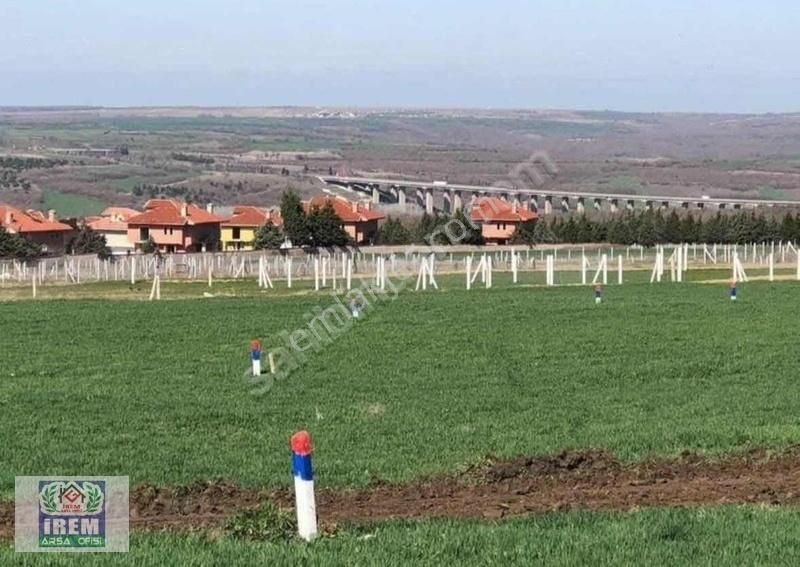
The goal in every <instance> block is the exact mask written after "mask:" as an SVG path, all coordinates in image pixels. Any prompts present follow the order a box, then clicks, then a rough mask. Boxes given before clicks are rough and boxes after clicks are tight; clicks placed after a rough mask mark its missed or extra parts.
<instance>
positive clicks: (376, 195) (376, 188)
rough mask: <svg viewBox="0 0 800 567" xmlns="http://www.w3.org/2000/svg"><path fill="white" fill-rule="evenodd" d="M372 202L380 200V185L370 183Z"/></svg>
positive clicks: (376, 202)
mask: <svg viewBox="0 0 800 567" xmlns="http://www.w3.org/2000/svg"><path fill="white" fill-rule="evenodd" d="M372 202H373V203H375V204H376V205H377V204H378V203H380V202H381V190H380V185H372Z"/></svg>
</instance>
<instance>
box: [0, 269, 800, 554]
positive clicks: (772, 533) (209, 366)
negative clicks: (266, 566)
mask: <svg viewBox="0 0 800 567" xmlns="http://www.w3.org/2000/svg"><path fill="white" fill-rule="evenodd" d="M690 274H693V276H692V277H693V278H701V277H702V278H704V279H708V278H710V279H713V278H711V277H712V276H714V275H717V276H721V279H724V278H725V275H723V274H714V273H703V272H690ZM638 277H639V281H642V280H644V279H646V278H645V276H642V275H640V276H638ZM456 282H457V283H456ZM496 282H497V280H496ZM442 283H443V285H442V287H443V289H444V290H445V291H440V292H427V293H412V292H404V293H401V294H400V295H399V296H398V297H397V298H396V299H394V300H392V301H385V302H382V303H380V304H378V306H377V307H376V308H375V309H374V310H373V311H370V312H368V313H367V315H366V317H364V318H363V319H362V320H360V321H358V322H357V324H356V325H354V326H353V328H352V329H350V330H349V331H348V332H346V333H345V334H343V335H342V336H341V337H339V338H338V339H337V340H336V341H335V342H334V343H332V344H330V345H328V346H326V347H325V348H324V349H323V350H322V351H321V352H318V353H312V354H310V356H309V357H308V361H307V363H306V364H304V365H303V366H302V367H301V368H299V369H298V370H297V371H295V372H294V373H292V374H290V375H289V376H288V377H287V378H285V379H283V380H280V381H278V382H276V383H275V384H274V386H273V387H272V389H271V390H270V391H269V392H267V393H266V394H264V395H261V396H254V395H253V394H252V389H251V386H250V385H248V383H247V381H246V380H245V378H244V373H245V372H246V371H247V368H248V361H247V348H248V341H249V340H250V339H251V338H253V337H262V338H264V339H266V341H265V348H266V349H268V348H269V347H270V346H274V345H275V344H276V339H274V338H270V337H275V336H276V335H277V334H278V333H279V332H280V331H282V330H288V331H290V332H291V331H293V330H295V329H297V328H303V327H305V325H306V324H307V318H306V317H304V314H307V313H312V312H313V311H312V310H313V308H315V307H325V306H327V305H328V304H329V303H330V302H331V298H330V297H329V296H327V295H313V294H307V293H306V294H301V295H295V296H288V295H282V296H281V295H279V296H276V297H268V296H262V297H253V296H252V294H251V293H250V292H249V291H248V292H247V293H246V294H244V295H248V296H245V297H220V298H212V299H207V300H203V301H199V300H196V299H187V300H183V299H176V300H173V301H162V302H158V303H155V302H154V303H150V302H139V301H108V300H53V301H41V302H36V303H33V302H28V301H13V302H5V303H0V319H1V320H2V323H3V329H4V332H3V333H0V353H2V365H0V381H2V384H3V387H2V390H0V408H2V412H0V428H2V430H3V431H11V432H13V435H8V436H6V438H5V439H4V443H3V453H4V457H3V459H2V461H0V499H6V500H7V499H10V498H13V479H14V476H15V475H24V474H86V473H88V472H92V473H95V474H108V475H113V474H120V475H129V476H130V477H131V482H132V484H136V483H140V482H154V483H157V484H168V485H173V484H185V483H190V482H192V481H194V480H197V479H213V478H223V479H227V480H231V481H234V482H236V483H240V484H244V485H254V486H268V487H272V486H287V485H288V484H289V481H290V479H289V478H288V473H287V467H288V459H287V439H288V437H289V435H290V434H291V433H292V432H293V431H295V430H297V429H300V428H307V429H309V431H311V433H312V435H313V436H314V439H315V468H316V478H317V482H318V483H319V484H320V485H321V486H364V485H366V484H367V483H369V482H370V481H374V480H375V479H384V480H390V481H408V480H413V479H418V478H420V477H423V476H426V475H432V474H436V473H442V472H454V471H458V470H460V469H463V468H464V467H465V466H467V465H469V464H471V463H477V462H480V461H482V460H483V459H484V458H485V457H486V456H487V455H490V454H492V455H500V456H513V455H518V454H542V453H553V452H558V451H560V450H562V449H565V448H588V447H591V448H604V449H608V450H610V451H612V452H614V453H615V454H616V455H617V456H618V457H620V458H622V459H626V460H634V459H639V458H643V457H646V456H652V455H662V456H669V455H677V454H679V453H680V452H682V451H685V450H690V451H697V452H701V453H710V454H720V453H728V452H732V451H738V450H742V449H747V448H750V447H769V448H782V447H787V446H790V445H793V444H795V443H797V440H798V439H800V417H798V416H799V415H800V412H798V409H800V402H798V400H797V398H796V396H793V395H791V392H793V391H794V389H795V387H796V386H795V384H796V338H795V336H794V333H792V332H790V331H789V329H792V328H793V326H794V324H795V321H796V320H797V317H798V314H799V313H798V311H799V310H798V307H797V305H798V299H800V285H798V284H797V282H781V283H772V284H770V283H750V284H746V285H745V286H743V288H742V291H741V293H740V301H739V302H737V303H732V302H731V301H729V300H728V299H727V294H726V286H725V285H699V284H682V285H679V284H661V285H653V286H651V285H647V284H637V283H631V284H629V285H625V286H621V287H615V286H609V287H608V288H607V289H606V299H605V302H604V303H603V304H602V305H600V306H596V305H594V303H593V301H592V300H591V293H590V290H588V289H587V288H583V287H561V288H554V289H545V288H531V287H511V286H510V285H508V282H505V281H504V279H503V278H499V284H498V287H497V288H496V289H493V290H491V291H485V290H473V291H472V292H469V293H468V292H466V291H464V290H463V289H458V288H459V287H461V286H462V285H463V283H462V282H460V278H459V279H458V280H456V279H455V278H453V279H452V284H451V283H450V280H447V279H444V280H443V281H442ZM92 285H96V286H104V285H105V286H108V285H111V284H92ZM114 285H118V284H114ZM171 285H175V286H180V285H184V286H186V285H197V284H171ZM231 285H233V284H231ZM236 285H239V286H245V285H246V284H244V283H241V284H236ZM247 285H251V286H252V285H254V284H252V283H250V284H247ZM86 287H91V286H86ZM166 289H167V288H165V290H166ZM197 289H198V293H201V292H199V290H200V289H201V288H200V287H198V288H197ZM0 293H1V292H0ZM163 293H165V295H166V292H163ZM0 297H2V295H0ZM799 520H800V512H798V511H797V510H796V509H793V508H781V509H762V508H723V509H712V510H708V511H698V510H658V509H656V510H648V511H645V512H637V513H633V514H588V513H587V514H583V513H569V514H554V515H545V516H540V517H534V518H529V519H520V520H513V521H510V522H504V523H502V524H498V525H495V524H483V523H474V522H466V523H455V522H450V521H431V522H424V523H421V524H403V523H391V524H386V525H380V526H379V527H377V528H373V527H370V528H365V529H366V530H367V532H369V533H372V532H374V531H376V530H377V536H376V537H375V538H373V539H368V540H362V539H359V537H360V535H363V533H362V532H359V531H358V530H355V529H354V528H349V527H348V528H345V530H344V532H343V533H342V535H341V536H337V537H336V538H333V539H331V540H324V541H322V542H320V543H319V544H317V545H315V546H314V547H313V549H312V550H309V549H306V548H304V547H302V546H293V545H286V546H276V545H263V546H258V545H251V544H240V543H231V542H227V541H226V540H223V541H221V542H220V541H207V540H197V539H191V538H188V539H187V538H185V537H183V536H177V535H136V536H135V538H134V540H133V546H134V553H132V554H131V555H130V556H129V557H128V558H127V560H128V561H131V562H132V563H131V564H133V562H135V558H136V557H139V558H144V559H143V560H147V558H149V559H151V560H152V559H153V557H156V556H157V557H161V558H164V561H165V562H174V563H185V562H186V560H187V558H190V557H193V556H194V553H195V551H196V552H197V553H198V554H200V555H199V557H204V558H205V560H202V559H198V560H197V561H196V563H195V564H198V565H200V564H209V563H213V562H214V561H215V560H218V558H220V557H224V558H226V559H230V560H232V561H233V560H235V561H242V562H248V561H251V560H252V561H254V560H255V559H256V558H265V557H266V558H272V559H274V560H275V561H278V562H280V561H286V562H288V561H306V562H309V563H311V562H313V563H315V564H316V563H317V562H318V561H319V562H326V561H327V562H329V563H340V562H342V561H343V560H344V559H346V558H351V557H352V558H357V559H358V561H360V562H362V563H365V564H368V563H372V564H387V563H386V562H387V561H389V560H390V559H391V558H393V557H399V558H400V560H399V561H400V562H402V559H403V558H405V559H406V560H413V559H415V558H419V557H425V558H426V559H430V560H431V562H432V561H433V560H434V559H435V558H436V557H437V553H438V554H439V555H438V557H439V559H440V561H441V560H442V558H444V559H445V560H446V561H458V562H460V563H469V561H470V560H472V561H473V562H475V563H486V562H489V561H492V560H494V561H501V560H506V559H507V560H508V561H509V562H518V563H528V562H529V561H530V560H533V561H536V560H541V561H544V560H547V561H548V562H549V561H553V562H561V563H574V562H575V561H579V560H586V561H592V560H597V561H598V562H612V563H619V562H622V563H626V562H627V563H631V562H632V563H641V561H644V562H645V563H647V562H649V560H652V562H673V563H684V562H687V561H690V560H691V559H693V558H695V559H696V558H697V557H699V556H703V557H705V556H707V555H708V554H712V555H714V556H715V557H717V558H718V559H720V561H722V562H730V563H735V562H737V559H739V560H742V559H746V562H748V563H749V562H758V559H759V558H767V557H770V554H772V553H776V552H778V551H779V552H780V553H782V554H784V555H783V556H784V557H795V556H796V553H797V551H798V549H797V546H796V544H794V543H793V541H790V540H792V537H793V539H794V540H796V539H797V538H796V537H794V536H791V537H790V536H789V534H795V535H800V534H797V532H800V521H799ZM687 525H688V526H689V527H681V526H687ZM776 525H781V526H783V528H782V529H783V530H784V531H783V532H781V533H778V532H777V531H776V529H775V526H776ZM354 530H355V531H354ZM742 534H752V535H751V536H749V539H748V538H745V537H743V535H742ZM473 552H474V553H476V555H474V556H473V555H472V553H473ZM367 553H369V554H367ZM504 553H507V554H508V555H507V556H503V555H502V554H504ZM137 554H138V555H137ZM359 554H363V555H359ZM1 558H2V555H0V559H1ZM382 558H383V559H385V560H386V561H382V560H381V559H382ZM468 558H469V559H468Z"/></svg>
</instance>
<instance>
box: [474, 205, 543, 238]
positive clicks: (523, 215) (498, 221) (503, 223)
mask: <svg viewBox="0 0 800 567" xmlns="http://www.w3.org/2000/svg"><path fill="white" fill-rule="evenodd" d="M470 218H471V219H472V222H474V223H475V224H476V225H478V226H480V227H481V234H482V235H483V238H484V239H485V240H486V243H487V244H506V243H507V242H508V240H509V239H510V238H511V235H512V234H514V231H515V230H516V229H517V227H518V226H519V225H520V224H521V223H523V222H525V221H529V220H534V219H536V218H538V215H537V214H536V213H535V212H534V211H531V210H530V209H528V206H527V205H520V204H519V203H517V202H513V203H509V202H508V201H505V200H503V199H500V198H498V197H478V198H477V199H475V201H474V202H473V204H472V209H471V212H470Z"/></svg>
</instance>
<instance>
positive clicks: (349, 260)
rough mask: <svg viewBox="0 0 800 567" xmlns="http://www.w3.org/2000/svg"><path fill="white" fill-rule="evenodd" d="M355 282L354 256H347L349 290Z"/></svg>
mask: <svg viewBox="0 0 800 567" xmlns="http://www.w3.org/2000/svg"><path fill="white" fill-rule="evenodd" d="M352 283H353V258H351V257H350V256H348V257H347V291H350V287H351V284H352Z"/></svg>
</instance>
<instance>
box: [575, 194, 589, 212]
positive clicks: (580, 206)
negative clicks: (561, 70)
mask: <svg viewBox="0 0 800 567" xmlns="http://www.w3.org/2000/svg"><path fill="white" fill-rule="evenodd" d="M575 210H576V211H578V214H579V215H582V214H585V213H586V205H585V203H584V202H583V197H578V198H577V199H575Z"/></svg>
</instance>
